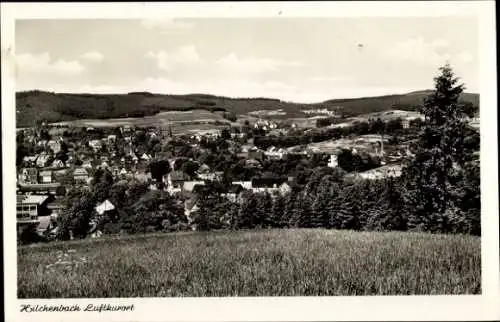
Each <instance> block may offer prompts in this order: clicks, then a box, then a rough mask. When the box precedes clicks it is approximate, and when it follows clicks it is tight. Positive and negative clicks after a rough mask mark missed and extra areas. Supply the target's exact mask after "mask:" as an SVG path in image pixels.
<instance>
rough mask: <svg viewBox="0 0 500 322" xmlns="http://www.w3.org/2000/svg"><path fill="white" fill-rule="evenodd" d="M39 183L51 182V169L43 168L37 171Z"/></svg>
mask: <svg viewBox="0 0 500 322" xmlns="http://www.w3.org/2000/svg"><path fill="white" fill-rule="evenodd" d="M39 176H40V183H51V182H52V171H50V170H43V171H40V173H39Z"/></svg>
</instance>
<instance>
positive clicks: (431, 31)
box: [2, 1, 500, 321]
mask: <svg viewBox="0 0 500 322" xmlns="http://www.w3.org/2000/svg"><path fill="white" fill-rule="evenodd" d="M375 3H376V2H373V3H372V4H369V3H366V2H358V3H354V4H353V6H354V5H356V8H360V11H359V12H366V11H362V8H363V7H364V6H365V8H367V7H370V6H371V7H372V8H374V7H373V4H375ZM395 3H396V4H398V3H397V2H395ZM418 3H419V2H415V4H418ZM271 4H272V3H271ZM285 4H286V3H284V4H283V5H282V6H280V4H279V3H274V6H272V7H271V6H266V5H265V4H263V5H262V6H261V7H260V8H261V9H262V11H264V12H265V8H267V7H269V8H271V9H270V10H273V12H272V14H268V13H267V14H263V15H260V16H259V15H258V14H253V15H252V14H249V15H248V16H245V10H243V9H244V8H245V7H244V6H242V8H243V9H241V10H239V11H237V13H236V14H234V15H231V12H234V11H231V7H230V6H229V5H227V4H226V5H224V4H222V3H221V4H220V7H217V6H215V3H214V6H212V7H211V6H210V3H199V4H198V5H199V6H198V7H197V6H196V3H191V4H190V5H187V6H186V8H188V7H189V8H191V11H189V10H188V11H189V12H187V13H186V14H184V15H182V14H181V13H179V14H176V12H177V11H178V12H181V10H180V9H181V8H182V7H183V5H182V4H180V3H178V4H177V7H176V4H175V3H171V4H168V5H167V4H165V5H164V6H163V7H162V6H160V7H158V9H156V10H155V9H154V5H153V4H151V5H152V7H151V8H150V10H149V11H147V12H151V13H153V12H155V13H156V14H155V15H149V16H148V15H147V14H142V15H140V16H139V14H138V13H136V16H133V13H134V10H132V8H137V10H138V11H137V12H139V11H140V9H141V8H138V7H131V6H130V7H129V9H131V10H128V11H127V10H125V9H124V11H123V12H124V14H123V17H120V16H119V15H118V13H117V12H115V13H110V16H109V17H105V16H103V11H100V10H99V6H100V5H101V4H97V3H94V4H92V5H91V4H87V7H86V6H85V4H84V3H81V7H80V8H79V7H77V6H73V7H72V6H71V5H69V4H67V5H66V7H65V8H66V9H67V11H68V12H70V14H68V16H67V17H65V16H64V15H63V14H62V11H61V13H60V14H57V15H55V17H53V18H52V17H51V18H50V19H47V17H43V15H42V14H40V12H46V13H47V12H50V11H49V10H48V9H47V10H45V11H44V10H43V8H44V6H45V5H47V6H49V4H42V3H40V4H38V7H37V5H36V4H32V5H31V7H30V8H31V10H32V11H35V13H34V14H33V15H32V16H31V17H30V16H29V15H28V14H25V15H26V17H21V18H19V17H16V18H14V19H12V23H11V26H10V27H9V32H10V35H11V37H12V39H11V42H9V43H7V40H6V42H5V43H4V41H3V40H2V67H4V66H6V67H7V68H6V71H5V73H4V72H3V71H2V83H3V82H4V80H7V79H8V80H10V85H7V86H9V87H3V88H2V97H4V93H7V95H11V99H10V98H9V99H8V101H3V103H2V105H3V106H2V114H3V115H2V120H3V121H2V122H3V124H4V125H5V124H8V125H9V126H10V129H9V131H8V133H9V134H6V133H7V131H4V128H3V127H2V141H3V143H4V144H2V146H3V156H4V157H3V173H4V180H3V187H4V191H9V194H4V199H3V200H4V234H5V236H4V242H5V243H6V244H7V245H10V246H9V247H11V248H12V251H6V256H8V255H9V254H11V255H12V256H13V257H11V259H10V260H7V259H4V263H5V266H9V267H10V268H9V272H10V273H11V274H12V275H8V272H7V270H6V272H7V273H6V275H5V279H6V280H7V279H11V283H12V285H13V287H14V288H13V289H10V292H12V298H13V299H12V301H14V302H12V303H21V302H20V301H22V303H24V304H26V305H27V306H26V305H25V306H24V309H23V308H22V306H21V307H19V304H15V305H14V304H13V305H14V306H15V308H14V309H15V311H16V312H15V314H17V315H16V316H21V317H20V319H31V318H35V317H37V315H34V314H35V313H32V314H31V315H30V314H25V315H22V314H23V311H24V312H31V311H33V312H35V311H36V312H45V311H50V309H49V308H45V309H43V308H41V307H43V306H44V305H49V304H50V305H53V306H54V307H55V306H57V308H54V309H52V313H50V314H52V320H54V319H61V317H62V316H63V315H57V314H59V313H58V312H59V311H63V312H65V313H64V314H68V315H65V316H66V317H67V318H68V320H71V319H72V316H71V315H69V314H70V311H71V305H73V304H74V303H76V302H71V301H72V300H78V301H82V300H84V299H86V302H84V303H86V304H85V305H82V307H81V311H98V312H102V311H107V314H112V313H113V311H114V312H115V313H117V314H118V313H119V314H121V315H120V316H121V319H125V320H127V319H133V320H137V319H140V318H141V316H139V315H135V314H138V307H139V306H140V302H137V303H135V302H133V301H132V300H134V301H135V300H136V299H148V298H154V299H155V300H158V301H160V300H161V299H164V300H165V301H167V300H168V299H178V298H181V299H193V300H196V299H199V300H203V299H206V300H210V299H212V300H214V299H221V300H222V299H224V298H234V299H238V298H261V299H264V298H279V299H286V298H299V299H302V298H309V299H314V298H332V299H335V298H336V297H341V298H346V297H347V298H352V299H357V298H365V297H370V298H371V297H375V298H394V299H395V301H396V300H397V299H399V298H404V299H411V298H414V297H415V296H429V297H428V298H430V299H432V296H437V297H439V298H442V297H446V296H449V295H453V296H472V297H471V298H475V299H477V301H478V303H479V301H480V300H481V301H482V302H481V303H482V304H481V305H482V306H476V307H471V308H469V309H470V310H473V309H474V310H476V311H475V312H476V313H479V312H481V311H482V312H483V313H484V314H486V315H485V316H486V319H488V318H490V317H491V316H493V317H494V315H492V314H495V313H496V314H497V315H496V317H497V318H500V316H499V315H500V314H499V312H498V311H495V310H494V309H493V308H492V307H491V299H490V300H488V301H490V302H488V301H486V300H482V298H481V296H493V295H495V296H498V289H499V288H500V285H495V283H496V284H498V276H493V277H491V276H490V277H487V276H486V275H485V274H490V275H491V274H492V273H493V274H497V275H498V174H497V173H498V172H497V169H496V167H497V144H496V140H497V139H496V113H497V102H496V74H495V71H496V65H495V53H494V51H495V46H496V45H495V39H494V38H490V39H488V40H487V41H485V40H484V37H486V36H487V34H485V33H484V32H483V30H484V28H483V27H482V26H484V21H481V19H482V18H481V17H482V16H481V14H482V13H484V12H487V11H488V10H487V9H488V8H490V9H491V10H493V11H494V3H491V2H488V1H484V2H482V4H481V2H467V1H458V2H455V3H453V2H450V3H448V4H447V5H448V7H447V6H445V3H441V4H442V5H443V7H442V8H452V9H456V10H455V11H456V13H455V11H448V12H449V13H448V14H432V10H433V9H432V8H433V4H432V3H431V2H428V3H427V4H426V5H427V7H426V6H424V4H425V3H424V4H422V3H421V6H420V7H418V6H417V5H415V6H416V7H418V8H420V9H419V10H420V12H424V13H425V12H427V14H420V15H418V14H415V15H406V16H404V15H400V16H398V15H397V14H394V12H395V11H390V10H391V4H388V3H386V4H385V6H386V7H387V8H388V10H389V11H387V12H388V14H387V15H384V14H383V12H382V13H380V12H379V13H378V14H376V13H373V14H372V15H367V14H366V13H365V14H359V15H355V14H353V12H355V11H354V10H353V8H354V7H349V6H348V5H347V4H345V3H344V4H343V5H342V3H341V2H339V3H337V4H335V3H332V4H331V5H332V6H334V5H338V8H340V9H345V10H346V12H348V14H346V15H344V16H343V15H341V14H338V13H339V11H338V12H337V14H336V15H333V11H334V10H333V9H332V10H331V14H332V15H331V16H329V15H328V14H324V13H325V12H326V11H327V9H326V8H325V9H324V10H315V11H314V10H312V9H314V8H311V11H313V12H315V13H316V14H315V15H314V14H312V15H307V14H304V15H302V16H301V14H300V13H299V12H300V11H298V10H295V9H294V8H296V7H297V6H298V5H300V3H295V4H288V6H287V5H285ZM382 4H383V3H380V5H382ZM406 4H407V6H408V8H409V9H408V10H407V11H409V12H411V2H408V3H406ZM438 4H439V3H437V4H436V10H438V7H439V6H438ZM52 5H53V6H55V4H52ZM109 5H110V6H109V8H112V6H113V5H114V8H116V10H118V11H119V8H120V4H119V3H116V4H109ZM136 5H137V3H136ZM204 5H206V6H207V8H206V11H203V10H202V9H200V8H203V6H204ZM234 5H235V6H236V8H237V7H238V4H236V3H235V4H234ZM302 5H303V6H304V7H305V8H306V9H307V5H306V4H305V3H303V4H302ZM316 5H317V6H318V7H319V6H321V4H318V3H316ZM326 5H328V3H326ZM399 5H400V6H403V5H405V3H401V2H400V3H399ZM7 6H8V5H5V8H6V7H7ZM14 6H15V5H12V7H11V8H13V7H14ZM25 6H29V5H28V4H25ZM104 6H105V5H104V4H103V7H102V8H104ZM224 6H225V7H226V9H227V10H228V13H227V14H220V15H217V14H214V15H210V12H216V11H217V10H222V9H221V8H222V7H224ZM467 6H469V7H467ZM90 7H92V8H93V10H94V12H95V13H96V14H95V17H94V16H89V15H87V16H84V14H83V13H82V16H81V17H78V15H77V13H78V10H82V11H81V12H90ZM2 8H3V9H4V4H2ZM22 8H23V5H22V4H21V5H17V10H18V11H16V13H19V10H21V11H22ZM37 8H39V9H40V10H41V11H40V12H39V15H37V14H36V11H37ZM45 8H48V7H45ZM54 8H55V7H54ZM123 8H126V4H123ZM144 8H146V5H144V7H143V8H142V9H144ZM168 8H173V9H175V8H177V11H175V10H174V11H170V12H169V11H168ZM197 8H198V9H197ZM248 8H252V9H255V8H258V4H257V3H252V4H248ZM274 8H276V10H274ZM288 8H289V9H290V10H292V9H293V13H290V12H292V11H287V9H288ZM349 8H351V9H349ZM418 8H417V9H418ZM425 8H427V9H425ZM466 8H473V9H474V8H475V9H474V10H471V9H466ZM62 9H63V8H62ZM62 9H61V10H62ZM87 9H88V10H87ZM12 10H14V9H12ZM85 10H87V11H85ZM144 10H146V9H144ZM161 10H163V11H164V12H165V15H164V16H163V15H162V14H161V13H160V12H161ZM211 10H212V11H211ZM234 10H236V9H234ZM2 11H3V10H2ZM110 11H112V10H110ZM10 12H11V13H13V12H14V11H10ZM53 12H54V13H55V12H56V11H55V10H54V11H53ZM172 12H174V13H172ZM217 12H218V11H217ZM248 12H250V10H248ZM126 13H129V14H130V13H132V15H129V14H126ZM322 13H323V14H322ZM327 13H328V12H327ZM390 13H392V14H390ZM12 15H13V16H15V15H14V14H12ZM21 16H22V15H21ZM493 17H494V14H493ZM484 19H485V20H488V19H489V17H486V18H484ZM2 20H3V17H2ZM482 28H483V29H482ZM491 28H492V30H491V31H490V34H491V35H493V37H494V36H495V32H494V20H493V22H492V24H491ZM4 31H5V30H4V22H2V34H4ZM482 32H483V36H481V33H482ZM5 33H7V31H5ZM2 38H3V37H2ZM491 42H492V43H493V45H492V46H491V47H488V48H487V47H482V45H483V44H485V43H491ZM484 46H486V45H484ZM491 48H492V49H491ZM485 64H489V65H488V66H486V67H485ZM2 69H4V68H2ZM489 70H493V73H492V74H488V75H485V71H487V72H488V71H489ZM491 75H493V78H491V77H490V76H491ZM488 77H490V78H488ZM491 82H493V83H491ZM6 88H8V89H9V90H12V92H6V91H7V90H6ZM5 102H8V103H5ZM10 104H13V105H10ZM485 131H488V132H485ZM7 135H8V137H6V136H7ZM485 140H486V141H485ZM7 150H8V151H7ZM14 164H15V165H14ZM484 167H487V168H484ZM14 169H15V172H14ZM6 175H8V177H6ZM14 185H15V187H14ZM485 194H487V195H485ZM14 200H15V205H16V208H15V210H14ZM7 205H8V207H9V208H8V210H7V208H6V207H7ZM14 211H15V213H16V216H15V218H16V219H15V220H14V219H13V218H14V214H13V212H14ZM6 217H9V219H7V218H6ZM486 222H488V223H489V224H492V223H493V224H495V223H496V225H497V226H496V228H495V227H492V226H491V225H486V224H485V223H486ZM14 226H15V227H14ZM491 229H493V230H491ZM6 231H8V233H7V232H6ZM495 237H496V238H497V240H496V241H495V240H494V239H495ZM7 238H9V239H8V242H7V241H6V240H7ZM485 238H493V241H492V242H491V243H490V242H488V243H489V246H488V247H489V248H485V247H487V246H486V243H485V240H484V239H485ZM14 239H15V240H14ZM495 245H496V246H495ZM492 247H493V248H492ZM495 247H496V248H495ZM495 253H496V261H497V262H496V263H495V262H494V261H495ZM485 254H488V256H491V257H492V259H493V261H492V260H491V259H487V258H486V257H485ZM488 258H489V257H488ZM487 265H488V268H486V266H487ZM492 270H493V272H492ZM494 270H496V273H495V272H494ZM492 283H493V284H492ZM388 296H389V297H388ZM458 298H461V297H458ZM112 299H113V300H114V299H119V301H111V300H112ZM497 299H498V297H497ZM33 300H36V303H37V304H34V303H35V302H33ZM55 300H64V302H63V301H59V302H52V301H55ZM49 301H50V302H49ZM99 301H100V302H99ZM429 302H432V300H429ZM51 303H57V305H56V304H51ZM66 303H68V304H66ZM82 303H83V302H82ZM92 303H95V304H92ZM100 303H104V304H100ZM133 303H135V304H133ZM157 303H162V302H157ZM283 303H284V302H283ZM292 303H293V302H288V304H287V305H289V309H291V310H293V309H294V307H293V304H292ZM318 303H320V302H318ZM384 303H386V304H385V305H386V306H387V307H390V305H389V304H390V303H391V302H384ZM394 303H396V302H394ZM426 303H427V302H426ZM460 303H461V304H460V306H463V305H464V304H465V303H467V302H460ZM471 303H472V302H471ZM16 305H17V306H16ZM75 305H76V304H75ZM134 305H135V307H136V308H135V309H134ZM280 305H282V304H280ZM317 305H319V304H317ZM393 305H397V304H393ZM89 306H90V307H91V309H89V310H87V309H88V308H89ZM269 306H272V304H269ZM183 307H184V309H185V310H189V307H188V306H183ZM450 307H451V306H450ZM85 308H86V309H85ZM84 309H85V310H84ZM254 309H255V310H257V308H256V307H255V308H254ZM275 309H276V306H275ZM323 309H325V310H326V309H327V307H324V308H323ZM341 309H342V307H337V308H336V310H341ZM457 309H460V308H457ZM462 309H463V308H462ZM75 310H76V309H75ZM134 310H135V312H134ZM155 310H157V314H158V315H159V316H157V317H155V320H158V319H160V320H161V319H162V318H163V319H165V320H167V319H168V320H169V319H170V318H169V317H168V316H165V315H164V316H162V315H161V314H162V313H160V312H163V311H162V307H161V304H158V306H157V307H156V308H155ZM193 310H194V308H193ZM351 310H355V309H353V308H352V307H351ZM414 310H416V309H415V308H414ZM418 310H419V311H421V310H425V309H424V308H422V307H420V308H419V309H418ZM483 310H484V311H483ZM78 311H80V309H78ZM127 312H128V313H127ZM79 313H80V314H81V313H82V312H79ZM334 313H335V312H331V314H332V317H331V318H332V319H335V314H334ZM19 314H21V315H19ZM36 314H39V315H40V316H41V317H42V318H44V319H47V320H50V319H49V317H50V316H49V315H48V314H49V313H36ZM43 314H45V315H43ZM129 314H130V315H129ZM186 314H187V312H186ZM301 314H302V315H299V318H304V317H307V316H308V315H307V314H306V312H302V313H301ZM421 314H423V313H421ZM429 314H430V313H429ZM450 314H451V312H450ZM487 314H489V315H487ZM42 315H43V316H42ZM209 315H210V314H209ZM95 316H97V315H95ZM179 316H180V315H176V317H177V318H178V317H179ZM342 316H343V317H345V316H347V315H345V314H344V315H342ZM429 316H431V315H429ZM90 317H91V315H87V317H86V318H85V317H83V319H84V320H88V318H90ZM97 317H99V318H106V315H103V314H101V315H100V316H97ZM191 317H192V316H191ZM249 317H250V316H249ZM367 317H368V319H369V318H370V317H369V315H367ZM143 318H144V319H145V316H143ZM207 318H208V316H207ZM242 318H243V319H245V318H246V316H244V315H243V314H241V316H240V317H239V319H242ZM407 318H408V319H414V318H415V317H412V316H408V317H407ZM64 319H65V320H66V318H64ZM198 319H203V314H200V315H199V316H198ZM221 319H222V318H221ZM436 319H437V318H436ZM115 320H116V321H118V319H117V318H116V319H113V321H115ZM483 320H484V319H483Z"/></svg>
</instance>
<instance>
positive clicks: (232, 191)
mask: <svg viewBox="0 0 500 322" xmlns="http://www.w3.org/2000/svg"><path fill="white" fill-rule="evenodd" d="M244 190H245V189H244V188H243V186H242V185H241V184H231V186H229V188H228V189H227V191H226V192H224V193H221V196H222V197H226V198H227V199H229V200H230V201H231V202H237V201H238V200H239V197H240V194H241V193H242V192H243V191H244Z"/></svg>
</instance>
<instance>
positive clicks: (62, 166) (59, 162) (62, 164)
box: [51, 159, 64, 168]
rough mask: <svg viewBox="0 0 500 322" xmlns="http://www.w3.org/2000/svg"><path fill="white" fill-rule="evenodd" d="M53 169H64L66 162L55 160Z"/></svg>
mask: <svg viewBox="0 0 500 322" xmlns="http://www.w3.org/2000/svg"><path fill="white" fill-rule="evenodd" d="M51 167H52V168H64V162H62V161H61V160H59V159H55V160H54V162H52V165H51Z"/></svg>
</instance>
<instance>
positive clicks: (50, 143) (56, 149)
mask: <svg viewBox="0 0 500 322" xmlns="http://www.w3.org/2000/svg"><path fill="white" fill-rule="evenodd" d="M47 146H48V147H49V148H50V149H52V151H54V154H56V153H57V152H59V151H61V142H58V141H55V140H50V141H48V142H47Z"/></svg>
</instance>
